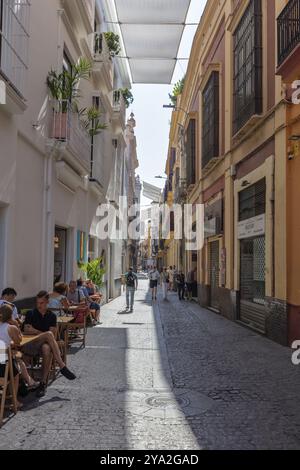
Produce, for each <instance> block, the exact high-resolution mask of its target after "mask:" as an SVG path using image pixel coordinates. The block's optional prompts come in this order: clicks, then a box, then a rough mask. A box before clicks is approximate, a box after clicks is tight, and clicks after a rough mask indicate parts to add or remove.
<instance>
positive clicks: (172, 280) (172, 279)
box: [169, 266, 174, 290]
mask: <svg viewBox="0 0 300 470" xmlns="http://www.w3.org/2000/svg"><path fill="white" fill-rule="evenodd" d="M169 281H170V282H169V290H173V284H174V272H173V268H172V266H170V267H169Z"/></svg>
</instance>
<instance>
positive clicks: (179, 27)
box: [115, 0, 191, 84]
mask: <svg viewBox="0 0 300 470" xmlns="http://www.w3.org/2000/svg"><path fill="white" fill-rule="evenodd" d="M190 3H191V0H115V5H116V11H117V16H118V22H119V24H120V28H121V32H122V37H123V42H124V45H125V49H126V56H127V57H128V60H129V66H130V69H131V74H132V80H133V82H134V83H166V84H169V83H171V81H172V77H173V73H174V69H175V65H176V59H177V55H178V50H179V46H180V42H181V38H182V34H183V31H184V27H185V21H186V17H187V13H188V10H189V6H190Z"/></svg>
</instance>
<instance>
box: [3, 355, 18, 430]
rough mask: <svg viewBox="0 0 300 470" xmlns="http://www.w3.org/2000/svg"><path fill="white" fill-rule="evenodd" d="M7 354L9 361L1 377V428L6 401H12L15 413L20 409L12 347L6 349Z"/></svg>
mask: <svg viewBox="0 0 300 470" xmlns="http://www.w3.org/2000/svg"><path fill="white" fill-rule="evenodd" d="M5 354H6V356H7V361H6V365H5V372H4V377H0V393H1V404H0V428H1V427H2V423H3V416H4V409H5V403H6V401H7V400H8V399H9V400H11V402H12V409H13V412H14V414H17V411H18V407H17V392H16V389H15V381H14V371H13V364H12V353H11V348H8V349H7V350H6V351H5ZM8 389H10V393H8Z"/></svg>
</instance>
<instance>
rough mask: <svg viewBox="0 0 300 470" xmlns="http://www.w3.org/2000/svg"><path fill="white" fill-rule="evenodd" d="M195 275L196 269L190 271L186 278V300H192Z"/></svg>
mask: <svg viewBox="0 0 300 470" xmlns="http://www.w3.org/2000/svg"><path fill="white" fill-rule="evenodd" d="M195 273H196V268H194V269H191V270H190V271H189V272H188V273H187V276H186V286H187V298H188V300H192V298H193V285H194V282H195Z"/></svg>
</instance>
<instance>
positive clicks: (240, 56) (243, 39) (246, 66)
mask: <svg viewBox="0 0 300 470" xmlns="http://www.w3.org/2000/svg"><path fill="white" fill-rule="evenodd" d="M233 44H234V50H233V56H234V95H233V104H234V115H233V132H234V134H235V133H236V132H238V131H239V130H240V129H241V127H243V126H244V125H245V124H246V122H247V121H248V120H249V119H250V118H251V116H253V115H254V114H260V113H261V112H262V8H261V0H251V1H250V4H249V6H248V8H247V9H246V11H245V13H244V15H243V17H242V19H241V21H240V23H239V25H238V27H237V29H236V31H235V33H234V35H233Z"/></svg>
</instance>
